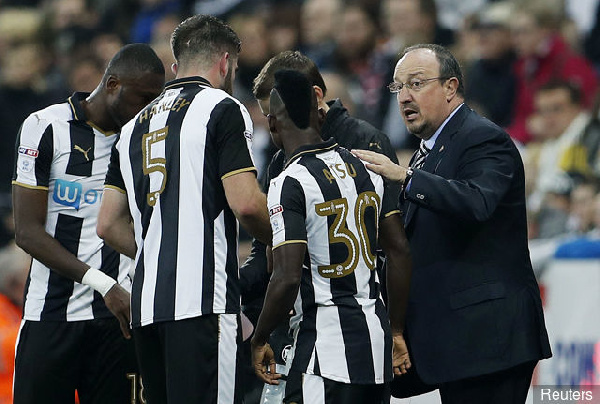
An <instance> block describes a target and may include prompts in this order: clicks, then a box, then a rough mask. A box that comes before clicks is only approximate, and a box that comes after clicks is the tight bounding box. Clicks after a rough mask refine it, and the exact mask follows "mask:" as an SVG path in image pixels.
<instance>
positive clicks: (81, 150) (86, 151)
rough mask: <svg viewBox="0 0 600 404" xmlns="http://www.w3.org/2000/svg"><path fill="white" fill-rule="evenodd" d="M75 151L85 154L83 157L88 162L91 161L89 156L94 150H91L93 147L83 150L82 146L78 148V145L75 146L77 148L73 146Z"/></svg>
mask: <svg viewBox="0 0 600 404" xmlns="http://www.w3.org/2000/svg"><path fill="white" fill-rule="evenodd" d="M73 149H75V150H77V151H80V152H82V153H83V156H84V157H85V160H86V161H90V158H89V156H88V153H89V152H90V150H92V148H91V147H90V148H89V149H87V150H83V149H82V148H81V147H80V146H78V145H75V146H73Z"/></svg>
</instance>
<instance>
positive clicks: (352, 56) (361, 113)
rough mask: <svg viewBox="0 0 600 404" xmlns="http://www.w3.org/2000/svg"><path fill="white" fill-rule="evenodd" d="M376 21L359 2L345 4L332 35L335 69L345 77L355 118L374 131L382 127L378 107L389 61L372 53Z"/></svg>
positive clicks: (376, 41)
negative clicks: (334, 42) (365, 122)
mask: <svg viewBox="0 0 600 404" xmlns="http://www.w3.org/2000/svg"><path fill="white" fill-rule="evenodd" d="M378 39H379V29H378V21H377V18H376V15H375V13H374V12H373V10H370V9H368V8H367V7H366V6H364V5H363V4H361V2H360V1H350V2H348V3H346V5H345V7H344V8H343V10H342V13H341V16H340V27H339V30H338V31H337V33H336V36H335V41H336V49H335V54H334V58H335V69H336V70H337V71H338V72H339V73H341V74H343V75H344V76H345V79H346V82H347V86H348V91H349V92H350V96H351V97H352V101H353V103H354V105H355V107H356V116H357V117H358V118H361V119H364V120H366V121H367V122H369V123H370V124H372V125H373V126H375V127H376V128H380V127H381V124H382V116H381V113H380V111H379V105H380V103H381V102H382V100H383V99H384V97H383V95H384V93H385V91H386V89H385V85H386V83H387V76H388V72H389V65H390V63H391V62H390V60H389V57H388V56H387V55H385V54H382V53H379V52H376V47H377V43H378Z"/></svg>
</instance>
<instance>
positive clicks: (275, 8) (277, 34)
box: [268, 2, 300, 55]
mask: <svg viewBox="0 0 600 404" xmlns="http://www.w3.org/2000/svg"><path fill="white" fill-rule="evenodd" d="M268 18H269V47H270V53H271V55H275V54H277V53H279V52H283V51H286V50H290V49H298V48H299V46H300V5H299V4H297V3H295V2H281V3H275V4H273V5H272V6H271V9H270V11H269V16H268Z"/></svg>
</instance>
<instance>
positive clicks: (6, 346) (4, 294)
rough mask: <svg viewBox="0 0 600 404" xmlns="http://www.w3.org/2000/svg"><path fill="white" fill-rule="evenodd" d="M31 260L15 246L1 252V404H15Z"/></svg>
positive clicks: (12, 245)
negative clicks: (15, 375) (19, 336)
mask: <svg viewBox="0 0 600 404" xmlns="http://www.w3.org/2000/svg"><path fill="white" fill-rule="evenodd" d="M30 265H31V256H29V255H28V254H27V253H25V251H23V250H21V249H20V248H19V247H17V246H16V245H15V244H14V243H11V244H8V245H6V246H4V247H3V248H2V249H0V404H11V403H12V384H13V372H14V368H15V342H16V340H17V334H18V333H19V326H20V324H21V310H22V309H23V293H24V291H25V283H26V282H27V274H28V273H29V266H30Z"/></svg>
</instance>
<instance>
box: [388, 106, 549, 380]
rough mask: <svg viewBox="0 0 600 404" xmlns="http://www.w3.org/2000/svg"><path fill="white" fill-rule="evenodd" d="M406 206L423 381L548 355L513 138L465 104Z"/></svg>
mask: <svg viewBox="0 0 600 404" xmlns="http://www.w3.org/2000/svg"><path fill="white" fill-rule="evenodd" d="M400 203H401V207H402V209H403V211H404V220H405V227H406V234H407V237H408V239H409V242H410V246H411V252H412V259H413V272H412V281H411V290H410V298H409V305H408V311H407V319H406V332H407V334H408V339H409V341H410V347H411V350H412V352H411V354H412V358H413V360H414V362H415V364H416V369H417V371H418V374H419V376H420V377H421V379H422V380H423V381H424V382H425V383H428V384H439V383H444V382H449V381H454V380H459V379H464V378H468V377H473V376H478V375H483V374H489V373H493V372H496V371H499V370H502V369H506V368H509V367H512V366H515V365H517V364H520V363H523V362H526V361H531V360H538V359H541V358H548V357H550V356H551V351H550V344H549V342H548V335H547V332H546V327H545V324H544V315H543V312H542V304H541V299H540V291H539V287H538V284H537V282H536V279H535V277H534V274H533V270H532V267H531V261H530V258H529V250H528V244H527V224H526V211H525V178H524V171H523V162H522V160H521V157H520V155H519V152H518V150H517V148H516V147H515V145H514V143H513V142H512V140H511V139H510V138H509V136H508V135H507V134H506V133H505V132H504V131H503V130H502V129H500V128H499V127H498V126H496V125H495V124H493V123H492V122H490V121H488V120H487V119H485V118H482V117H480V116H479V115H477V114H476V113H475V112H473V111H472V110H471V109H470V108H469V107H467V106H466V105H463V106H461V107H460V109H459V110H458V111H457V112H456V114H455V115H454V116H453V117H452V119H451V120H450V121H448V123H447V124H446V126H445V127H444V129H443V130H442V132H441V133H440V135H439V136H438V138H437V140H436V143H435V146H434V148H433V150H432V151H431V152H430V153H429V155H428V156H427V159H426V160H425V164H424V165H423V167H422V169H420V170H415V171H414V174H413V177H412V181H411V184H410V187H409V189H408V190H407V191H406V192H405V193H404V194H403V195H401V197H400Z"/></svg>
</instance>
